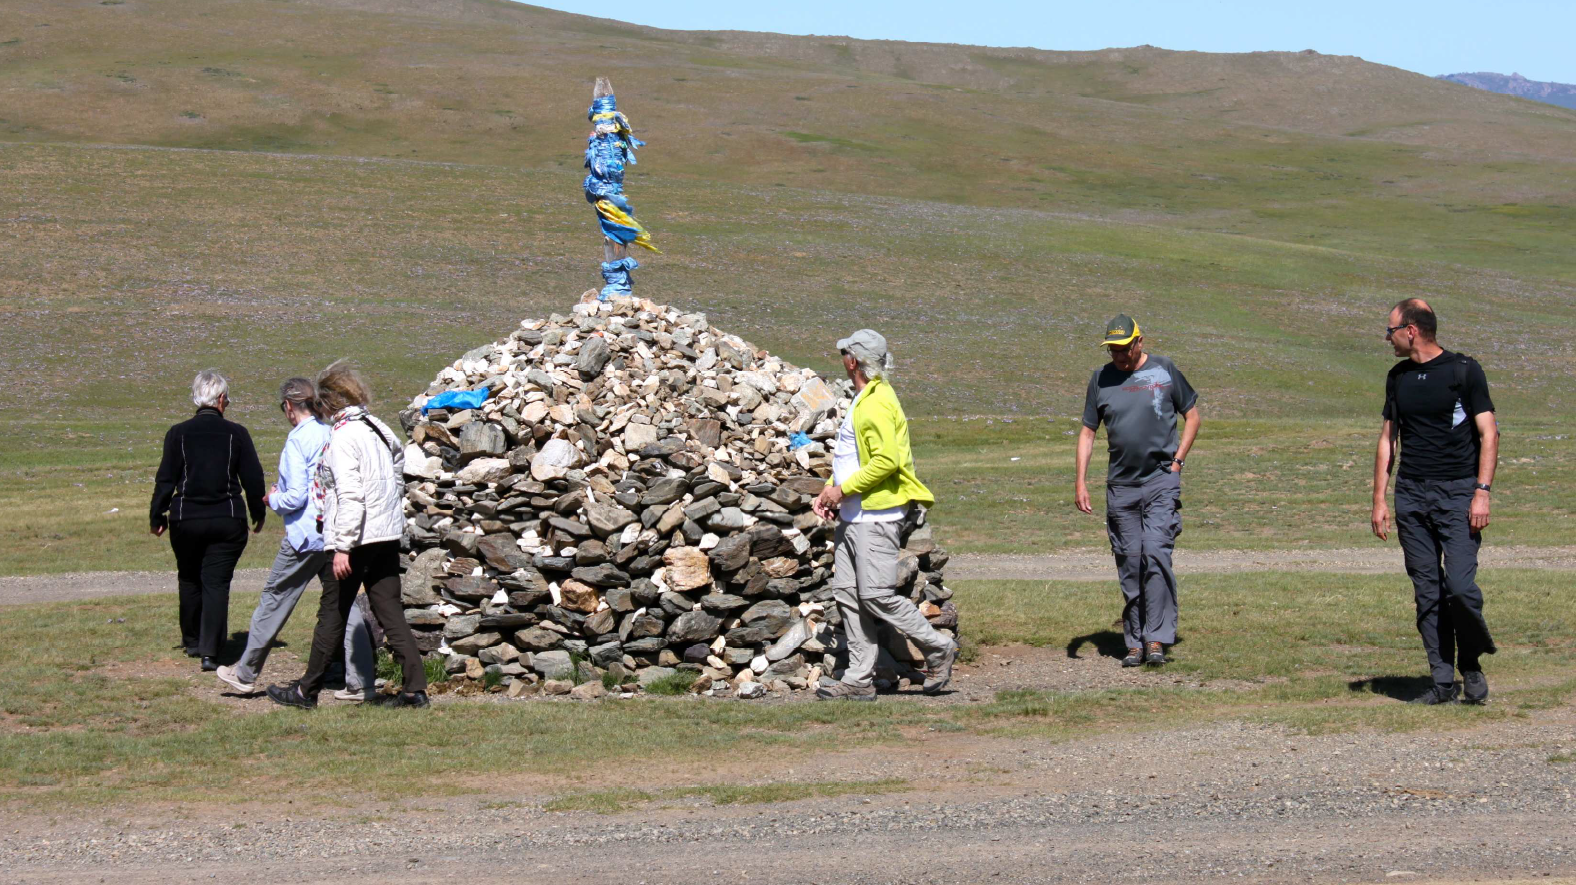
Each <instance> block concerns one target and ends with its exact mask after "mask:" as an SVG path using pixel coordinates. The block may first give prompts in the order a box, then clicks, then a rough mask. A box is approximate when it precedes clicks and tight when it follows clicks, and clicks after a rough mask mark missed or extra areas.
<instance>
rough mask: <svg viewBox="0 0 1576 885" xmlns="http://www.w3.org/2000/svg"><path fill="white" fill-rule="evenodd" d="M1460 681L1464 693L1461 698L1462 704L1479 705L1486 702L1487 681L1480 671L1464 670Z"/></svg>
mask: <svg viewBox="0 0 1576 885" xmlns="http://www.w3.org/2000/svg"><path fill="white" fill-rule="evenodd" d="M1461 681H1462V683H1463V684H1464V686H1465V688H1466V691H1465V692H1464V696H1463V697H1462V698H1461V702H1462V703H1464V704H1481V703H1484V702H1485V701H1487V700H1488V679H1487V677H1485V676H1484V675H1483V671H1482V670H1465V671H1463V672H1462V674H1461Z"/></svg>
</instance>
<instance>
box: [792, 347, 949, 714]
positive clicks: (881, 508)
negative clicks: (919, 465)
mask: <svg viewBox="0 0 1576 885" xmlns="http://www.w3.org/2000/svg"><path fill="white" fill-rule="evenodd" d="M837 350H838V353H839V355H841V356H842V358H843V370H844V371H845V372H847V373H848V379H849V380H850V381H852V382H853V384H854V402H853V405H851V406H849V408H848V414H847V415H846V416H845V417H844V418H843V424H842V426H841V427H840V428H839V429H838V431H837V446H836V448H835V449H834V450H833V453H832V475H831V476H830V477H829V478H828V479H827V481H826V488H825V489H823V490H822V491H821V494H820V495H819V496H817V497H816V499H815V502H814V504H813V505H812V506H813V508H814V510H815V513H816V515H817V516H820V517H821V518H822V519H827V520H832V519H835V520H837V529H836V531H835V533H834V535H833V547H834V551H833V558H834V561H833V564H832V580H831V582H830V584H829V586H830V588H831V590H832V596H833V599H834V600H836V602H837V608H838V611H839V613H840V614H841V615H842V620H843V635H844V636H845V637H846V638H847V640H848V667H847V669H846V670H844V672H843V676H842V678H841V679H838V680H835V681H826V680H823V682H822V684H821V686H820V687H819V688H817V689H816V697H818V698H821V699H822V700H851V701H873V700H875V699H876V687H875V681H874V674H875V668H876V656H877V654H878V653H879V647H878V645H877V639H878V628H879V625H880V623H881V622H883V621H885V622H886V624H887V626H889V627H891V628H892V629H894V630H896V631H897V632H899V633H901V634H902V635H904V636H907V637H908V638H909V639H910V640H912V641H913V643H914V644H915V645H916V646H918V647H919V649H920V650H921V651H923V652H924V653H925V665H926V670H927V678H926V679H925V685H924V691H925V694H937V693H939V692H940V691H941V690H942V689H944V688H946V687H947V683H948V681H950V680H951V679H952V665H953V663H954V662H955V661H956V660H957V659H958V644H957V643H956V642H953V641H952V640H951V639H948V638H947V637H946V636H944V635H942V634H941V633H940V632H938V631H937V630H936V628H934V627H932V626H930V622H928V621H926V620H925V616H924V615H922V614H920V613H919V609H918V608H916V607H915V606H914V603H912V602H910V601H909V599H908V597H906V596H904V595H903V594H902V588H901V587H900V586H899V585H898V559H899V558H900V557H901V556H902V555H903V543H904V541H905V540H907V537H906V535H905V534H904V531H905V526H906V524H909V523H910V521H911V520H913V519H914V518H915V517H917V516H918V515H919V513H918V511H916V509H915V508H919V507H928V506H930V505H932V504H934V503H936V498H935V496H934V495H932V494H931V493H930V490H929V489H927V488H925V485H924V484H923V483H921V482H920V481H919V476H918V475H917V474H916V473H915V472H914V453H913V450H912V449H911V448H910V446H909V438H908V416H907V415H905V414H904V413H903V406H902V404H901V403H899V402H898V399H897V394H896V393H895V392H894V391H893V390H892V385H891V384H890V383H889V382H888V380H887V375H888V373H889V372H890V371H891V370H892V357H891V355H890V354H889V353H888V352H887V341H886V338H884V337H882V335H881V333H879V332H877V331H875V330H874V329H860V330H859V331H857V332H855V333H854V334H852V335H850V336H848V337H847V338H844V339H843V340H841V341H839V342H837Z"/></svg>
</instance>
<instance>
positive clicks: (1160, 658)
mask: <svg viewBox="0 0 1576 885" xmlns="http://www.w3.org/2000/svg"><path fill="white" fill-rule="evenodd" d="M1165 662H1166V648H1165V646H1163V645H1161V644H1160V643H1158V642H1151V643H1149V645H1148V650H1147V651H1146V652H1145V653H1144V663H1146V664H1155V665H1159V664H1164V663H1165Z"/></svg>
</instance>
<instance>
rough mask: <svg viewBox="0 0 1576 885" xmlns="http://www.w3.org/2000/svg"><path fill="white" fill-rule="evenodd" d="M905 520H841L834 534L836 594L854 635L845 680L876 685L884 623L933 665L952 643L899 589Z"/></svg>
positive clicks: (833, 586)
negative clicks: (874, 676) (901, 532)
mask: <svg viewBox="0 0 1576 885" xmlns="http://www.w3.org/2000/svg"><path fill="white" fill-rule="evenodd" d="M901 526H902V523H901V522H842V521H839V522H838V523H837V531H836V533H835V534H834V536H833V557H834V558H833V565H832V581H831V583H830V585H829V586H830V587H831V589H832V598H833V599H835V600H837V607H838V609H839V610H840V611H841V612H842V615H843V634H844V636H846V637H847V639H848V669H847V670H845V671H843V681H844V682H846V683H848V684H849V685H857V686H859V687H860V688H863V687H865V686H867V685H870V683H871V677H872V674H874V673H875V669H876V659H877V658H878V657H879V656H880V651H881V650H880V647H879V645H878V644H877V637H878V635H879V634H878V632H877V631H878V630H879V629H880V621H886V622H887V623H888V624H890V625H892V626H893V627H895V628H896V629H897V630H898V631H899V632H901V633H902V634H903V635H904V636H907V637H908V638H909V639H911V640H913V642H914V644H915V645H917V646H919V650H920V651H922V652H924V654H925V660H926V662H927V663H928V664H930V665H932V666H933V665H934V664H935V663H937V662H938V659H939V658H940V657H941V655H942V653H944V652H946V651H947V650H948V649H950V648H951V647H952V640H950V639H948V638H947V637H945V636H943V635H941V634H940V633H938V632H937V631H936V628H935V627H932V626H930V622H929V621H927V620H925V616H924V615H922V614H920V613H919V609H918V608H916V607H915V606H914V603H912V602H910V601H909V600H908V598H907V597H904V596H900V595H898V592H897V561H898V557H899V556H901V555H902V548H903V543H902V540H901V539H900V538H899V534H900V530H901ZM878 619H879V620H878Z"/></svg>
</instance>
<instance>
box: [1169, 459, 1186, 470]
mask: <svg viewBox="0 0 1576 885" xmlns="http://www.w3.org/2000/svg"><path fill="white" fill-rule="evenodd" d="M1171 463H1172V464H1175V465H1176V466H1177V467H1179V468H1180V467H1186V466H1187V462H1186V461H1183V460H1182V459H1181V458H1172V459H1171Z"/></svg>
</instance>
